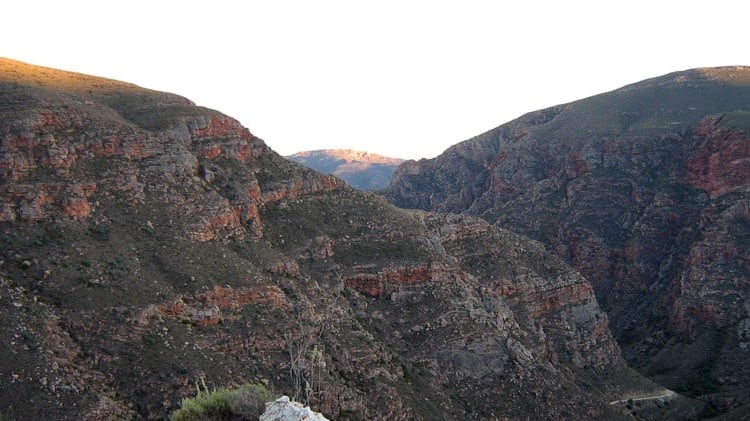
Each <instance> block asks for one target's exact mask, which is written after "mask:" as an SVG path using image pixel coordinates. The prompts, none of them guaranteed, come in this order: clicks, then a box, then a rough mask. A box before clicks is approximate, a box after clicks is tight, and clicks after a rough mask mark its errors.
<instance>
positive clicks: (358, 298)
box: [0, 59, 743, 420]
mask: <svg viewBox="0 0 750 421" xmlns="http://www.w3.org/2000/svg"><path fill="white" fill-rule="evenodd" d="M726 211H727V210H726V209H723V208H722V209H717V210H716V212H715V213H713V214H705V215H704V216H703V217H702V218H703V220H705V221H706V224H710V223H711V221H712V220H714V219H716V220H724V219H722V217H721V215H723V212H726ZM712 218H714V219H712ZM735 220H736V219H735ZM740 222H741V220H740ZM712 235H714V236H722V235H723V236H729V235H733V234H732V233H731V231H729V230H725V231H721V230H719V229H716V230H714V231H712ZM706 247H707V249H706V251H705V252H704V253H706V254H711V253H712V252H711V250H712V249H711V248H710V244H707V245H706ZM695 253H696V257H695V259H700V256H701V255H699V254H698V252H697V251H696V252H695ZM738 253H739V254H738V256H739V255H741V253H743V251H738ZM735 258H737V257H735ZM699 261H703V260H699ZM698 269H699V267H698V266H695V270H698ZM729 269H730V267H729V266H728V267H727V270H729ZM696 276H697V275H696ZM686 279H688V278H686ZM687 283H688V282H686V284H687ZM685 291H687V289H685ZM675 309H676V310H675V311H677V310H679V308H677V307H675ZM684 309H685V311H687V312H688V313H686V314H692V313H690V311H692V310H691V309H692V307H684ZM716 314H720V313H718V312H717V313H716ZM675 320H678V318H677V317H675ZM681 320H683V321H689V320H691V319H689V318H685V317H683V318H682V319H681ZM707 320H711V319H707ZM676 326H682V325H676ZM686 326H689V325H686ZM0 332H2V335H1V336H2V337H3V338H4V339H3V340H4V341H5V342H4V344H3V346H2V347H0V361H2V364H0V415H2V419H3V420H15V419H34V418H37V419H57V420H65V419H70V420H73V419H75V420H80V419H91V420H104V419H108V420H109V419H154V418H156V419H162V418H164V417H166V416H167V415H168V414H169V413H171V412H172V411H174V410H175V409H177V408H178V407H179V404H180V400H181V399H182V398H185V397H191V396H194V395H195V394H196V391H200V390H201V388H202V389H204V390H209V389H213V388H216V387H231V386H234V385H242V384H246V383H251V384H258V385H263V386H265V387H267V388H268V389H269V390H271V391H273V392H275V393H276V394H277V395H278V396H281V395H283V394H286V395H289V396H291V397H292V398H294V399H297V400H301V401H303V402H305V403H308V404H310V406H311V407H312V408H313V409H314V410H316V411H320V412H322V413H323V415H324V416H326V417H327V418H328V419H338V420H346V419H351V420H365V419H367V420H377V419H382V420H420V419H421V420H455V419H487V420H499V419H526V418H532V419H570V418H589V419H590V418H598V419H630V418H632V416H633V413H634V412H637V413H638V416H640V417H646V418H648V417H649V416H651V417H652V418H654V419H659V418H670V417H674V418H685V417H689V416H691V415H696V414H699V413H700V412H701V411H703V410H704V404H703V403H702V402H698V401H693V400H690V399H687V398H684V397H676V398H674V399H672V398H670V399H669V400H668V401H664V400H663V399H657V400H656V403H654V404H653V405H651V404H649V405H645V404H644V405H643V406H642V407H641V406H640V405H641V404H640V402H638V403H637V404H633V403H632V402H633V401H627V402H628V403H627V404H625V405H623V404H621V403H620V402H621V401H622V400H623V399H629V398H632V397H638V396H660V395H662V394H664V393H665V391H664V390H663V389H662V388H661V387H660V386H658V385H656V384H654V383H652V382H650V381H648V380H646V379H645V378H643V377H641V376H640V375H638V374H637V373H636V372H634V371H633V370H631V369H630V368H628V367H627V365H626V364H625V362H624V360H623V358H622V356H621V354H620V350H619V347H618V345H617V343H616V342H615V341H614V339H613V337H612V335H611V334H610V331H609V327H608V317H607V315H606V313H605V312H604V311H602V309H601V308H600V307H599V304H598V303H597V301H596V298H595V296H594V290H593V289H592V286H591V284H590V283H589V282H588V281H587V280H586V279H585V278H584V277H583V276H582V275H581V274H580V273H579V272H577V271H575V270H573V269H572V268H571V267H570V266H568V265H567V264H565V263H564V261H563V260H562V259H560V258H558V257H555V256H554V255H553V254H551V253H549V252H547V251H545V249H544V247H543V246H542V245H541V244H540V243H537V242H534V241H531V240H529V239H527V238H525V237H522V236H520V235H517V234H514V233H511V232H509V231H506V230H504V229H501V228H498V227H495V226H492V225H491V224H489V223H487V222H485V221H484V220H482V219H478V218H474V217H470V216H458V215H453V216H449V215H440V214H431V213H425V212H421V211H407V210H402V209H398V208H396V207H394V206H392V205H390V204H389V203H387V202H386V201H385V200H384V199H383V198H382V197H380V196H376V195H374V194H372V193H366V192H361V191H357V190H354V189H352V188H351V187H349V186H347V185H346V184H345V183H343V182H342V181H340V180H339V179H338V178H335V177H333V176H330V175H322V174H320V173H316V172H314V171H312V170H309V169H306V168H304V167H302V166H300V165H298V164H296V163H293V162H290V161H288V160H286V159H284V158H282V157H281V156H279V155H277V154H276V153H274V152H273V151H271V150H270V149H269V148H268V147H267V146H266V145H265V144H264V142H263V141H262V140H260V139H258V138H257V137H255V136H253V135H252V134H251V132H250V131H248V130H247V129H246V128H244V127H242V126H241V125H240V124H239V123H238V122H237V121H236V120H234V119H232V118H230V117H227V116H225V115H222V114H221V113H219V112H216V111H213V110H210V109H206V108H202V107H197V106H195V105H193V104H192V103H191V102H190V101H189V100H187V99H185V98H182V97H179V96H176V95H172V94H166V93H161V92H155V91H150V90H146V89H142V88H139V87H137V86H134V85H130V84H126V83H121V82H117V81H112V80H106V79H101V78H95V77H90V76H86V75H81V74H76V73H68V72H62V71H57V70H52V69H47V68H42V67H36V66H31V65H27V64H24V63H19V62H16V61H12V60H7V59H0ZM727 332H729V331H727ZM730 333H731V332H730ZM727 337H728V338H732V336H730V335H729V333H727ZM728 340H731V339H728ZM201 385H202V386H201ZM665 396H666V395H665Z"/></svg>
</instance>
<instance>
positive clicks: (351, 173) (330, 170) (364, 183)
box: [287, 149, 404, 190]
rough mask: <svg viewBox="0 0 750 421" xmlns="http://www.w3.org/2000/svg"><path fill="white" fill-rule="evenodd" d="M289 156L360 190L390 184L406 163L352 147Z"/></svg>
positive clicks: (373, 188)
mask: <svg viewBox="0 0 750 421" xmlns="http://www.w3.org/2000/svg"><path fill="white" fill-rule="evenodd" d="M287 158H288V159H291V160H293V161H296V162H299V163H300V164H302V165H304V166H306V167H309V168H312V169H314V170H316V171H319V172H322V173H324V174H333V175H335V176H337V177H339V178H342V179H344V181H346V182H347V183H349V184H350V185H351V186H352V187H354V188H357V189H360V190H380V189H382V188H384V187H386V186H388V183H390V181H391V177H392V176H393V171H394V170H395V169H396V167H397V166H398V165H399V164H401V163H402V162H404V160H403V159H399V158H388V157H385V156H382V155H377V154H372V153H369V152H362V151H353V150H351V149H321V150H316V151H304V152H298V153H296V154H294V155H290V156H287Z"/></svg>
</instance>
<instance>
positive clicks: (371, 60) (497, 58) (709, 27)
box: [0, 0, 750, 159]
mask: <svg viewBox="0 0 750 421" xmlns="http://www.w3.org/2000/svg"><path fill="white" fill-rule="evenodd" d="M745 9H746V6H745V5H744V4H743V2H742V1H736V0H713V1H711V2H707V1H693V0H682V1H671V0H661V1H660V0H649V1H642V0H630V1H615V0H613V1H581V0H566V1H560V0H557V1H541V0H523V1H522V0H516V1H501V0H496V1H473V0H461V1H459V0H456V1H440V0H432V1H421V0H399V1H392V0H378V1H358V0H341V1H334V0H315V1H311V0H297V1H291V0H267V1H255V0H250V1H237V0H234V1H225V0H212V1H205V0H203V1H193V0H182V1H169V0H148V1H142V0H129V1H102V0H97V1H85V0H66V1H60V0H52V1H44V0H24V1H6V2H5V4H3V5H1V6H0V11H2V15H3V17H4V19H3V23H2V24H0V56H3V57H6V58H12V59H16V60H21V61H25V62H28V63H32V64H37V65H43V66H48V67H55V68H59V69H65V70H72V71H77V72H81V73H87V74H93V75H97V76H104V77H108V78H112V79H118V80H123V81H126V82H131V83H135V84H137V85H140V86H143V87H146V88H151V89H156V90H160V91H167V92H173V93H177V94H180V95H182V96H185V97H187V98H189V99H191V100H192V101H194V102H195V103H197V104H198V105H202V106H206V107H209V108H213V109H216V110H219V111H221V112H223V113H225V114H228V115H230V116H232V117H234V118H236V119H238V120H239V121H240V122H241V123H242V124H243V125H244V126H245V127H247V128H249V129H250V131H251V132H253V133H254V134H255V135H256V136H259V137H261V138H262V139H263V140H264V141H265V142H266V143H267V144H268V145H269V146H270V147H271V148H273V149H274V150H275V151H277V152H279V153H281V154H282V155H289V154H292V153H295V152H297V151H302V150H311V149H332V148H349V149H356V150H363V151H368V152H371V153H377V154H381V155H386V156H391V157H398V158H408V159H419V158H431V157H434V156H436V155H438V154H440V153H441V152H443V151H444V150H445V149H446V148H448V147H450V146H451V145H453V144H456V143H458V142H460V141H462V140H466V139H469V138H471V137H473V136H476V135H479V134H481V133H483V132H485V131H487V130H490V129H492V128H494V127H497V126H499V125H501V124H502V123H505V122H507V121H510V120H512V119H514V118H516V117H519V116H521V115H523V114H525V113H527V112H530V111H534V110H538V109H541V108H546V107H549V106H553V105H557V104H562V103H567V102H571V101H574V100H577V99H581V98H585V97H588V96H591V95H595V94H599V93H603V92H606V91H610V90H613V89H616V88H619V87H621V86H624V85H627V84H630V83H634V82H638V81H640V80H643V79H647V78H650V77H656V76H660V75H662V74H666V73H670V72H673V71H678V70H684V69H689V68H695V67H705V66H723V65H750V56H749V55H750V49H748V48H747V39H748V33H747V13H745Z"/></svg>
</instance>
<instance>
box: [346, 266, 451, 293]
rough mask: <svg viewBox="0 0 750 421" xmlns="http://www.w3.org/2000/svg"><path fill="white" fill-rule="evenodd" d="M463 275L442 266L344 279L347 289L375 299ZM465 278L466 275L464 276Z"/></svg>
mask: <svg viewBox="0 0 750 421" xmlns="http://www.w3.org/2000/svg"><path fill="white" fill-rule="evenodd" d="M461 276H462V273H461V272H460V271H457V270H456V269H455V268H447V267H444V266H442V265H431V266H426V265H419V266H412V267H393V268H386V269H384V270H382V271H380V272H378V273H377V274H369V273H355V274H353V275H351V276H347V277H346V278H345V279H344V284H345V285H346V286H347V287H350V288H354V289H355V290H357V291H359V292H361V293H363V294H365V295H367V296H370V297H374V298H381V297H383V296H388V295H390V294H391V293H393V292H395V291H398V290H399V289H401V288H403V287H409V286H414V285H419V284H424V283H427V282H446V281H447V280H449V279H451V280H460V279H461ZM463 276H465V275H463Z"/></svg>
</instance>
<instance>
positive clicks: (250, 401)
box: [170, 384, 275, 421]
mask: <svg viewBox="0 0 750 421" xmlns="http://www.w3.org/2000/svg"><path fill="white" fill-rule="evenodd" d="M204 389H205V385H204ZM274 399H275V397H274V396H273V395H272V394H271V392H269V391H268V390H267V389H266V388H265V387H264V386H263V385H259V384H244V385H242V386H239V387H236V388H220V389H215V390H213V391H208V390H206V391H205V392H203V391H201V389H200V387H198V395H197V396H196V397H194V398H185V399H183V400H182V403H181V404H180V409H178V410H176V411H175V412H173V413H172V415H171V416H170V420H171V421H206V420H212V421H214V420H215V421H221V420H257V419H258V417H260V415H261V414H262V413H263V411H264V410H265V404H266V402H269V401H272V400H274Z"/></svg>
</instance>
